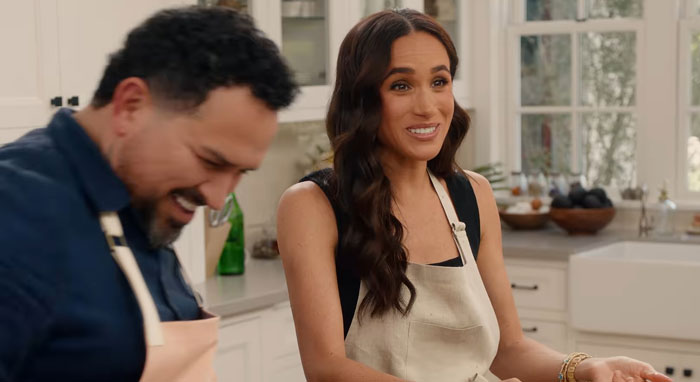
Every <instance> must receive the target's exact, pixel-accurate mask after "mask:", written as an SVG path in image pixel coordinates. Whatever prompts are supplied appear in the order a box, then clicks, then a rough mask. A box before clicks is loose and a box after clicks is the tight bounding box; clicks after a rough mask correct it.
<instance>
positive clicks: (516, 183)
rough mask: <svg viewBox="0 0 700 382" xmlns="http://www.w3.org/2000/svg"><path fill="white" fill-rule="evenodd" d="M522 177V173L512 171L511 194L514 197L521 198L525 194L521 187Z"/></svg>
mask: <svg viewBox="0 0 700 382" xmlns="http://www.w3.org/2000/svg"><path fill="white" fill-rule="evenodd" d="M520 175H521V172H520V171H512V172H511V173H510V185H509V186H510V194H511V195H513V196H520V195H522V194H523V193H524V192H525V189H524V188H523V187H522V185H521V181H520Z"/></svg>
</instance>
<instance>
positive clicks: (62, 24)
mask: <svg viewBox="0 0 700 382" xmlns="http://www.w3.org/2000/svg"><path fill="white" fill-rule="evenodd" d="M187 4H195V0H146V1H144V0H119V1H114V0H58V7H57V11H58V34H57V40H58V45H59V47H60V49H59V59H60V65H59V67H60V78H61V91H60V93H61V95H63V97H64V102H66V103H67V102H68V101H69V100H70V99H71V98H73V97H77V99H75V98H73V99H74V100H76V101H77V102H78V103H77V104H76V103H75V102H73V104H72V105H67V106H71V107H82V106H84V105H86V104H87V103H88V102H90V100H91V99H92V94H93V93H94V91H95V89H97V85H98V83H99V81H100V79H101V78H102V74H103V72H104V68H105V67H106V65H107V62H108V59H109V55H110V54H111V53H113V52H115V51H116V50H117V49H119V48H120V47H121V46H122V45H123V42H124V41H125V40H126V35H127V33H128V32H129V31H130V30H131V29H132V28H134V27H135V26H136V25H138V24H140V23H141V22H142V21H144V20H145V19H147V18H148V17H149V16H151V15H152V14H153V13H154V12H156V11H158V10H160V9H164V8H170V7H175V6H181V5H187Z"/></svg>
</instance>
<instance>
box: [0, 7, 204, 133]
mask: <svg viewBox="0 0 700 382" xmlns="http://www.w3.org/2000/svg"><path fill="white" fill-rule="evenodd" d="M194 2H195V0H147V1H143V0H123V1H114V0H31V1H3V2H0V46H2V47H3V51H4V52H5V53H6V54H5V55H4V56H3V60H2V62H0V130H2V131H0V144H2V143H6V142H8V141H12V140H14V139H16V138H17V137H19V136H20V135H22V134H23V133H24V132H26V131H29V130H31V129H33V128H37V127H42V126H44V125H46V123H47V122H48V121H49V119H50V117H51V115H52V114H53V113H54V111H55V110H56V109H57V108H58V106H70V107H81V106H84V105H85V104H86V103H87V102H89V100H90V98H91V96H92V93H93V91H94V90H95V88H96V87H97V83H98V81H99V79H100V77H101V76H102V71H103V70H104V67H105V64H106V63H107V59H108V54H109V53H111V52H113V51H115V50H116V49H117V48H118V47H119V46H120V45H121V43H122V41H123V39H124V37H125V36H126V32H127V31H128V30H130V29H131V28H133V27H134V26H136V25H137V24H138V23H139V22H140V21H142V20H143V19H144V18H146V17H147V16H148V15H150V14H151V13H153V12H155V11H156V10H158V9H161V8H165V7H170V6H175V5H181V4H193V3H194ZM74 97H75V98H74ZM69 100H70V101H71V102H70V103H71V104H69ZM52 103H53V104H52Z"/></svg>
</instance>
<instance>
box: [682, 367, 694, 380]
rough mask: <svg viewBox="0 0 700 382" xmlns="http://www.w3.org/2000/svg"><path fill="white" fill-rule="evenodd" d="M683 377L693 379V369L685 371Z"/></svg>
mask: <svg viewBox="0 0 700 382" xmlns="http://www.w3.org/2000/svg"><path fill="white" fill-rule="evenodd" d="M683 376H684V377H688V378H690V377H692V376H693V369H683Z"/></svg>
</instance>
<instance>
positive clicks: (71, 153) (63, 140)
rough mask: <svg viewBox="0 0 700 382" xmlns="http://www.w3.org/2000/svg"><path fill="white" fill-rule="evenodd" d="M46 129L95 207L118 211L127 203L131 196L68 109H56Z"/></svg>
mask: <svg viewBox="0 0 700 382" xmlns="http://www.w3.org/2000/svg"><path fill="white" fill-rule="evenodd" d="M48 131H49V134H50V135H51V137H52V138H53V140H54V141H55V142H56V146H57V147H58V149H59V150H60V151H61V152H62V153H63V154H64V155H65V156H66V158H67V159H68V161H69V162H70V165H71V167H72V168H73V169H74V171H75V173H76V175H77V179H78V181H79V182H80V183H81V184H82V186H83V188H84V189H85V193H86V196H87V198H88V199H89V200H90V202H91V203H92V205H93V206H94V207H95V209H97V210H98V211H119V210H121V209H122V208H124V207H126V206H127V205H129V201H130V199H131V198H130V196H129V191H128V190H127V188H126V185H125V184H124V182H122V180H121V179H119V177H118V176H117V174H116V173H115V172H114V170H113V169H112V166H110V164H109V162H108V161H107V159H106V158H105V157H104V156H103V155H102V152H101V151H100V149H99V147H98V146H97V144H96V143H95V142H94V141H93V140H92V139H91V138H90V137H89V136H88V135H87V133H86V132H85V130H84V129H83V127H82V126H80V124H78V122H77V121H76V120H75V118H73V111H72V110H70V109H60V110H59V111H58V112H57V113H56V114H55V115H54V117H53V119H52V120H51V123H49V126H48Z"/></svg>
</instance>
